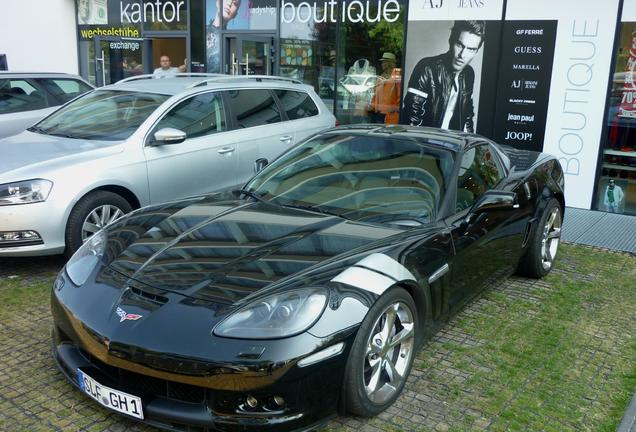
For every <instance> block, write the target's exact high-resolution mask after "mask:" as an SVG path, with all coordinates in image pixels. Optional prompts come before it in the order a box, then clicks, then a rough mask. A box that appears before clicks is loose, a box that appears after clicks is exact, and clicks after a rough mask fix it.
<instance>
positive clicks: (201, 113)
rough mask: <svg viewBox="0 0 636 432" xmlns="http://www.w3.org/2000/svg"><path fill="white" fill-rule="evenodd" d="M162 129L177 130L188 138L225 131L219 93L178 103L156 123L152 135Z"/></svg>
mask: <svg viewBox="0 0 636 432" xmlns="http://www.w3.org/2000/svg"><path fill="white" fill-rule="evenodd" d="M163 128H174V129H179V130H181V131H183V132H185V133H186V135H187V137H188V138H196V137H200V136H204V135H211V134H214V133H217V132H223V131H225V130H227V128H226V126H225V110H224V109H223V99H222V98H221V93H218V92H216V93H215V92H209V93H203V94H199V95H196V96H194V97H191V98H188V99H186V100H184V101H182V102H179V103H178V104H177V106H175V107H174V108H172V109H171V110H170V111H168V113H167V114H166V115H165V116H164V117H163V118H162V119H161V120H160V121H159V123H157V126H155V129H154V131H153V133H154V132H157V131H158V130H161V129H163Z"/></svg>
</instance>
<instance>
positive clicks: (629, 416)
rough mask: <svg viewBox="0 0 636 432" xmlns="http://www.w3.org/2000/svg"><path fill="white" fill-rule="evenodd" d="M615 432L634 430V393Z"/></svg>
mask: <svg viewBox="0 0 636 432" xmlns="http://www.w3.org/2000/svg"><path fill="white" fill-rule="evenodd" d="M616 432H636V393H634V395H633V396H632V400H631V401H630V402H629V405H628V406H627V410H625V415H624V416H623V420H621V424H619V425H618V429H616Z"/></svg>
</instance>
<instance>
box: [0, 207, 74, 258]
mask: <svg viewBox="0 0 636 432" xmlns="http://www.w3.org/2000/svg"><path fill="white" fill-rule="evenodd" d="M27 230H31V231H36V232H37V233H38V234H39V235H40V237H41V238H42V241H40V242H37V243H36V244H28V245H12V244H11V243H10V242H8V243H0V257H3V256H6V257H9V256H33V255H54V254H59V253H62V252H64V232H65V230H66V209H65V208H62V207H58V206H57V205H56V204H55V203H54V202H53V201H52V200H47V201H44V202H40V203H33V204H21V205H9V206H0V231H27Z"/></svg>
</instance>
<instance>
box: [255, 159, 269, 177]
mask: <svg viewBox="0 0 636 432" xmlns="http://www.w3.org/2000/svg"><path fill="white" fill-rule="evenodd" d="M268 163H269V161H268V160H267V159H265V158H258V159H256V160H255V161H254V172H255V173H257V174H258V173H259V172H261V171H262V170H263V168H265V167H266V166H267V164H268Z"/></svg>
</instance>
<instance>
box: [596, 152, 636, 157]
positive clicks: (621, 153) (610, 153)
mask: <svg viewBox="0 0 636 432" xmlns="http://www.w3.org/2000/svg"><path fill="white" fill-rule="evenodd" d="M603 153H605V154H608V155H612V156H629V157H636V151H633V152H624V151H620V150H605V151H603Z"/></svg>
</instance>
